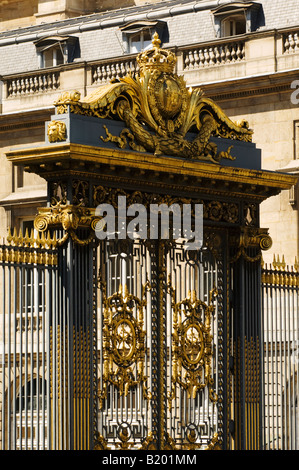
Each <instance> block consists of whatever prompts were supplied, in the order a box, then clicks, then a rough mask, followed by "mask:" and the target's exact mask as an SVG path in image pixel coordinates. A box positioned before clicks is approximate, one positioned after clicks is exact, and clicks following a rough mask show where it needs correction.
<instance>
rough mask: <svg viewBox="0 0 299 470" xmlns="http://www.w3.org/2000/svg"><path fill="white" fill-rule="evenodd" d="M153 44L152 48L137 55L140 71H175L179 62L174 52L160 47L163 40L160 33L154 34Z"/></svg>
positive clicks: (142, 72)
mask: <svg viewBox="0 0 299 470" xmlns="http://www.w3.org/2000/svg"><path fill="white" fill-rule="evenodd" d="M152 45H153V47H152V49H148V50H147V51H145V52H141V53H140V54H138V56H137V64H138V65H139V68H140V73H141V74H144V73H145V72H146V71H147V70H153V71H157V70H159V71H160V72H165V73H173V72H174V68H175V65H176V62H177V59H176V56H175V54H174V53H173V52H171V51H168V50H166V49H161V48H160V45H161V40H160V39H159V35H158V33H155V34H154V37H153V41H152Z"/></svg>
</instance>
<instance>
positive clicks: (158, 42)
mask: <svg viewBox="0 0 299 470" xmlns="http://www.w3.org/2000/svg"><path fill="white" fill-rule="evenodd" d="M152 44H153V46H154V48H155V49H160V45H161V40H160V38H159V34H158V33H157V31H156V32H155V34H154V36H153V40H152Z"/></svg>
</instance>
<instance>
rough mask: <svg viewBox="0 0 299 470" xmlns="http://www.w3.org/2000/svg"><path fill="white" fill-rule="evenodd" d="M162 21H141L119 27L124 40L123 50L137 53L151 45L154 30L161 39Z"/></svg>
mask: <svg viewBox="0 0 299 470" xmlns="http://www.w3.org/2000/svg"><path fill="white" fill-rule="evenodd" d="M163 28H164V22H162V21H141V22H136V21H135V22H133V23H129V24H127V25H125V26H123V27H122V28H121V31H122V34H123V42H124V49H125V51H124V52H127V53H130V54H137V53H138V52H141V51H144V50H146V49H150V48H151V47H152V37H153V35H154V33H155V32H157V33H158V34H159V37H160V39H161V37H162V34H163Z"/></svg>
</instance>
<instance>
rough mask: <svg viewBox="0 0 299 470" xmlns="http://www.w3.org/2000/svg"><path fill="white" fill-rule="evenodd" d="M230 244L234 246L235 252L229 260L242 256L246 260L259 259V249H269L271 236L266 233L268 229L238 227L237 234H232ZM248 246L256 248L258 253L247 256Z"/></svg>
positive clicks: (233, 260) (260, 255) (260, 256)
mask: <svg viewBox="0 0 299 470" xmlns="http://www.w3.org/2000/svg"><path fill="white" fill-rule="evenodd" d="M230 243H231V246H233V247H235V248H236V250H237V251H236V254H235V255H234V256H233V258H232V259H231V262H235V261H237V260H238V259H239V258H240V256H243V257H244V258H245V259H246V261H251V262H254V261H258V260H261V258H262V254H261V251H266V250H269V249H270V248H271V246H272V238H271V237H270V235H269V233H268V229H265V228H257V227H240V232H239V234H234V235H232V237H231V240H230ZM249 248H258V249H259V253H258V254H257V255H256V256H253V257H252V256H249V255H248V253H247V250H248V249H249Z"/></svg>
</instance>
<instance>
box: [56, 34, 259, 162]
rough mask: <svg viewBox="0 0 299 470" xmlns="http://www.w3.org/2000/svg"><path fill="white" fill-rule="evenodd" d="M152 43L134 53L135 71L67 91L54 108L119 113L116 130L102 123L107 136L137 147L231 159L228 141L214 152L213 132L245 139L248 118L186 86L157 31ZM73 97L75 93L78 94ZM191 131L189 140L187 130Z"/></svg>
mask: <svg viewBox="0 0 299 470" xmlns="http://www.w3.org/2000/svg"><path fill="white" fill-rule="evenodd" d="M152 43H153V47H152V48H151V49H149V50H147V51H144V52H142V53H140V54H139V55H138V56H137V63H138V65H139V74H137V75H136V77H133V76H132V75H131V74H128V75H127V76H126V77H124V78H121V79H119V80H113V81H112V82H111V83H109V84H107V85H104V86H103V87H100V88H99V89H97V90H95V91H94V92H92V93H91V95H89V96H87V97H86V98H84V100H82V101H80V100H77V99H76V101H74V99H69V97H68V96H67V97H65V98H63V97H62V99H60V100H58V102H57V103H56V106H57V113H64V112H67V109H70V112H74V113H79V114H83V115H87V116H97V117H102V118H108V119H116V118H117V119H120V120H121V121H123V122H124V123H125V125H126V128H125V129H124V130H122V131H121V134H120V135H119V136H114V135H112V134H111V133H110V132H109V130H108V128H107V126H105V130H106V137H103V136H102V137H101V138H102V140H104V141H105V142H107V141H111V142H114V143H117V144H118V145H119V146H120V147H121V148H125V147H126V146H127V145H129V146H130V147H131V148H133V149H134V150H138V151H140V152H144V151H146V152H150V153H153V154H154V155H156V156H158V155H161V154H163V155H171V156H176V157H181V158H187V159H199V160H207V161H212V162H214V163H219V161H220V160H221V159H222V158H226V159H230V160H234V159H235V157H233V156H232V155H231V153H230V152H231V146H230V147H229V148H228V149H227V150H225V151H222V152H218V150H217V144H216V143H215V142H211V140H210V138H211V137H212V136H216V137H217V136H218V137H224V138H230V139H233V140H242V141H245V142H249V141H251V140H252V131H251V130H250V129H249V128H248V123H247V122H242V123H240V124H237V123H234V122H233V121H231V120H230V119H229V118H228V117H227V116H226V115H225V113H224V112H223V110H222V109H221V108H220V107H219V106H218V105H216V104H215V103H214V102H213V101H212V100H211V99H209V98H206V97H204V96H203V92H202V91H201V90H198V89H193V90H189V89H187V86H186V82H185V81H184V79H183V78H182V77H180V76H178V75H177V74H176V73H174V69H175V64H176V60H177V59H176V56H175V54H174V53H173V52H172V51H169V50H166V49H162V48H161V47H160V44H161V41H160V39H159V37H158V35H157V33H156V34H155V35H154V38H153V41H152ZM76 98H77V96H76ZM191 132H192V133H193V137H194V138H193V140H190V139H189V138H186V134H187V133H190V134H189V135H190V136H191Z"/></svg>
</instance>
